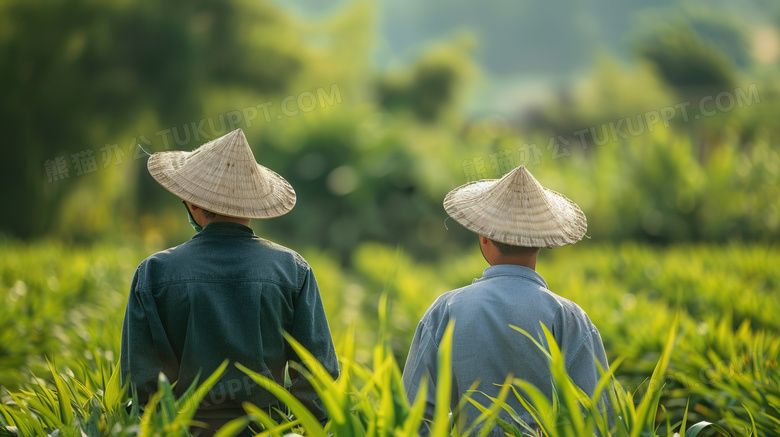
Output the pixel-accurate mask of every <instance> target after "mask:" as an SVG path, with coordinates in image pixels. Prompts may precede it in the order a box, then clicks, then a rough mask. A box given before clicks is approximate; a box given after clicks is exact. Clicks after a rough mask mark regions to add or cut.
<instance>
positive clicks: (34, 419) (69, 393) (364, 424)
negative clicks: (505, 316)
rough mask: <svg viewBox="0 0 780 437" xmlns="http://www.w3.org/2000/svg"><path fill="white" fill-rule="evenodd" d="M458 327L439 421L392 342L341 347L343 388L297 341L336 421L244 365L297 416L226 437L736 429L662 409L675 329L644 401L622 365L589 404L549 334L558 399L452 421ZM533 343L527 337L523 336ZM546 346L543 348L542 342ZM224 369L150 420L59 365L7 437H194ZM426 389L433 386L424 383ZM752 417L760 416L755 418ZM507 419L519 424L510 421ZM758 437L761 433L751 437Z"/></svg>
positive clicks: (251, 418)
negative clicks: (363, 350)
mask: <svg viewBox="0 0 780 437" xmlns="http://www.w3.org/2000/svg"><path fill="white" fill-rule="evenodd" d="M386 317H387V311H386V304H384V303H383V304H382V305H380V319H381V320H382V323H381V326H386ZM451 333H452V327H449V328H448V330H447V332H446V334H445V336H444V339H443V341H442V342H441V345H440V350H439V375H440V376H441V378H440V380H439V381H437V385H436V387H437V390H436V399H435V405H436V407H435V413H434V416H433V417H432V418H426V417H424V414H423V412H424V409H425V398H424V396H425V393H426V390H425V389H424V386H423V389H421V390H420V391H419V394H418V396H417V398H416V399H415V400H414V402H412V403H411V404H410V403H409V402H408V401H407V397H406V393H405V391H404V388H403V383H402V380H401V370H400V368H399V366H398V363H397V361H396V360H395V358H394V356H393V354H392V353H391V348H390V342H389V338H387V335H386V333H385V330H384V329H381V330H380V333H379V336H380V338H379V341H378V342H377V344H376V346H375V347H374V349H373V360H372V365H371V366H370V367H369V366H363V365H360V364H358V363H357V362H356V361H355V360H354V352H355V350H354V331H352V330H350V332H348V334H347V335H346V336H345V339H344V340H343V341H342V343H341V344H340V345H339V349H340V357H341V366H342V372H341V376H340V377H339V378H338V379H337V380H334V379H333V378H332V377H331V376H330V375H329V374H328V372H327V371H325V370H324V369H323V368H322V367H321V365H320V364H319V363H318V362H317V360H316V359H315V358H314V357H313V356H312V355H311V354H309V353H308V351H306V350H305V349H304V348H303V347H302V346H301V345H300V344H298V343H297V342H296V341H295V340H294V339H293V338H291V337H289V336H288V337H287V340H288V342H289V343H290V345H291V346H292V347H293V348H294V349H295V351H296V352H297V353H298V354H299V356H300V357H302V362H301V364H297V365H296V364H294V366H295V367H296V369H297V370H299V371H300V372H301V373H302V374H303V375H304V376H305V377H306V378H308V379H309V380H310V381H312V383H313V386H314V388H315V389H316V390H317V393H318V394H319V396H320V399H321V400H322V402H323V405H324V406H325V409H326V410H327V412H328V415H329V421H328V422H327V423H326V424H325V425H322V424H320V422H319V421H317V420H316V419H315V418H314V416H313V415H312V414H311V413H310V412H309V411H308V410H307V409H306V408H305V407H304V406H303V404H301V403H300V402H299V401H298V400H297V399H295V398H294V397H293V396H292V395H291V394H290V393H289V392H287V391H286V390H285V389H284V388H283V387H282V386H280V385H278V384H276V383H275V382H274V381H272V380H269V379H268V378H265V377H264V376H262V375H260V374H258V373H256V372H253V371H252V370H250V369H248V368H246V367H244V366H242V365H241V364H238V363H236V364H235V365H236V366H238V367H239V368H240V369H241V370H243V371H244V372H245V373H246V374H247V375H249V376H250V377H251V378H252V379H253V380H254V381H255V382H257V383H258V384H259V385H261V386H262V387H264V388H265V389H266V390H268V391H270V392H271V393H273V394H274V395H275V396H276V397H277V398H278V399H279V400H280V401H282V402H283V403H285V404H286V405H287V406H288V408H289V411H290V413H291V414H290V416H288V417H286V418H285V419H284V420H282V421H281V422H279V421H276V420H274V419H273V418H272V417H271V416H270V415H269V414H268V413H266V412H265V411H263V409H261V408H258V407H257V406H254V405H251V404H248V403H247V404H245V405H244V409H245V411H246V413H247V414H246V415H245V416H243V417H239V418H237V419H235V420H233V421H232V422H229V423H228V424H227V425H225V426H224V427H223V428H222V429H221V430H220V431H219V432H218V433H217V436H218V437H233V436H236V435H238V434H239V433H241V432H242V431H243V430H244V429H245V428H246V427H247V426H248V425H249V424H252V423H253V424H255V425H256V426H257V427H259V428H260V429H263V430H264V431H263V432H261V433H260V434H259V435H261V436H281V435H284V434H286V433H290V432H295V433H300V434H304V435H310V436H317V437H326V436H329V435H335V436H338V437H353V436H355V437H357V436H361V437H362V436H398V437H403V436H414V435H417V434H418V432H419V430H420V429H423V428H427V429H428V430H429V431H430V434H431V435H432V436H434V437H444V436H449V435H454V436H478V437H482V436H486V435H488V434H489V432H490V430H491V429H492V427H493V426H494V425H497V426H498V427H500V428H501V429H502V430H503V431H504V433H506V434H507V435H510V436H528V435H531V436H537V437H541V436H546V437H559V436H560V437H564V436H585V435H600V436H620V437H638V436H648V435H650V436H655V435H665V436H673V435H683V434H684V435H685V436H686V437H693V436H697V435H699V434H700V433H701V432H702V431H703V430H705V429H706V428H712V429H714V430H715V431H717V432H718V433H720V434H721V435H723V436H730V435H731V434H730V433H729V431H728V430H726V429H724V428H722V427H721V426H719V425H717V424H713V423H709V422H706V421H701V422H699V423H696V424H694V425H692V426H688V423H687V410H686V414H685V415H684V416H683V419H682V420H681V421H679V422H676V423H670V419H669V416H668V415H666V414H665V410H664V407H663V406H662V405H661V404H660V399H661V391H662V389H663V386H664V374H665V373H666V371H667V368H668V365H669V362H670V360H671V357H672V350H673V348H674V345H675V339H676V324H675V325H674V328H673V329H671V330H670V332H669V334H668V338H667V341H666V345H665V348H664V350H663V353H662V355H661V358H660V360H659V361H658V363H657V364H656V366H655V369H654V371H653V373H652V375H651V376H650V377H649V378H648V379H647V383H646V384H645V386H644V393H643V394H642V395H641V396H638V394H637V393H632V392H631V391H629V390H626V389H625V388H624V387H622V386H620V384H619V383H618V382H617V380H616V379H615V378H614V375H613V373H612V372H613V371H614V369H615V368H617V367H618V366H619V365H620V363H619V361H618V362H614V363H613V365H612V368H613V369H612V371H611V372H607V373H605V374H604V375H603V377H602V378H601V381H600V382H599V384H598V387H597V389H596V393H594V394H593V396H588V395H586V394H585V393H583V392H582V390H580V389H579V388H578V387H577V386H576V385H575V384H574V383H573V382H572V381H571V379H570V378H569V377H568V376H567V375H566V372H565V365H564V361H563V355H562V352H561V350H560V349H559V348H558V346H557V344H556V343H555V340H554V338H553V337H552V335H551V334H550V333H549V332H547V331H545V335H546V339H545V340H546V343H547V344H548V345H549V347H547V348H544V347H543V346H541V345H542V344H543V343H544V341H542V339H538V343H537V344H538V346H539V347H540V348H542V350H543V352H544V353H545V354H546V356H547V357H548V358H549V365H550V370H551V374H552V380H551V384H553V388H554V389H553V393H554V395H553V399H547V398H546V397H545V396H544V395H543V394H542V393H541V392H540V391H539V390H538V389H537V388H536V387H534V386H532V385H530V384H528V383H526V382H525V381H522V380H520V379H513V378H511V377H510V378H508V379H507V380H506V381H505V382H504V384H503V385H502V386H501V391H500V394H499V395H498V396H497V397H496V398H493V399H491V404H488V405H479V404H478V403H477V402H476V401H475V400H474V399H470V398H468V397H466V398H464V399H462V400H461V404H463V403H465V402H471V403H473V404H475V405H478V406H479V408H480V409H481V411H482V414H481V415H480V416H479V417H477V418H476V419H475V420H474V422H472V423H467V424H460V423H457V421H455V422H453V421H452V419H451V417H453V416H451V415H450V414H449V413H450V411H449V399H450V390H451V382H450V377H449V376H448V375H449V370H450V360H449V357H450V352H451ZM523 334H525V335H528V334H527V333H518V335H523ZM532 340H534V341H537V339H533V338H532ZM227 365H228V364H227V363H224V364H223V365H222V366H221V367H220V368H219V369H218V370H217V371H216V372H214V374H212V375H211V376H210V377H209V378H207V379H206V380H205V381H204V383H203V384H202V385H200V386H197V387H196V386H195V384H193V386H191V387H190V388H189V390H187V392H186V394H185V395H184V396H182V397H181V398H180V399H178V400H174V399H173V394H172V391H171V384H170V383H169V382H168V381H167V379H165V378H164V376H161V378H160V382H159V390H158V392H157V393H156V394H155V395H153V396H152V398H151V399H150V402H149V404H148V405H147V407H146V408H145V409H144V411H143V412H141V411H140V410H139V409H138V408H137V407H136V405H137V402H133V403H132V405H133V406H134V407H133V408H131V409H130V410H128V409H126V408H125V406H126V405H127V403H128V401H129V400H130V399H131V397H130V396H128V394H127V387H120V385H119V376H118V375H119V369H118V368H115V369H114V371H113V373H112V374H111V375H110V376H106V375H101V376H100V377H97V378H92V379H90V380H87V381H79V380H78V379H77V378H75V377H73V376H69V375H68V373H60V372H58V371H57V369H56V368H55V366H54V365H53V364H50V368H51V372H52V378H51V379H50V380H47V381H41V380H37V379H36V381H37V382H38V384H28V385H27V386H26V387H25V388H23V389H21V390H19V391H17V392H12V393H9V395H10V397H11V399H12V401H11V402H8V403H6V404H5V405H0V436H3V437H4V436H13V435H20V436H28V435H29V436H45V435H50V436H88V437H96V436H171V437H173V436H176V437H181V436H188V435H189V432H188V430H189V428H190V426H197V423H196V422H194V421H193V420H192V418H193V416H194V413H195V408H196V406H197V405H198V404H199V403H200V401H201V400H202V399H203V398H204V397H205V395H206V394H207V392H208V390H209V389H210V388H211V387H212V386H213V385H214V384H215V383H216V382H217V380H218V379H219V378H220V377H221V375H222V374H223V373H224V370H225V368H226V366H227ZM423 384H425V382H423ZM602 393H606V395H607V396H608V397H609V399H610V401H611V405H610V407H609V408H610V411H605V410H603V409H600V407H599V400H600V399H601V395H602ZM509 396H516V397H518V398H519V399H520V401H521V403H522V404H523V405H524V406H525V408H526V409H527V410H528V411H529V412H530V413H531V415H532V416H533V418H534V420H535V422H536V424H529V423H525V422H523V421H522V419H520V417H519V415H518V414H517V412H516V411H513V410H512V409H511V408H510V407H509V406H508V405H507V403H506V400H507V398H508V397H509ZM748 414H749V415H751V417H752V414H751V412H748ZM499 415H502V416H503V417H506V416H508V417H509V418H510V419H511V420H504V419H502V418H501V417H500V416H499ZM754 434H757V433H756V428H755V425H753V427H752V431H750V432H749V434H748V435H754Z"/></svg>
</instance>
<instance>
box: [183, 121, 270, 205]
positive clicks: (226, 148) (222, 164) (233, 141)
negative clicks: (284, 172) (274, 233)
mask: <svg viewBox="0 0 780 437" xmlns="http://www.w3.org/2000/svg"><path fill="white" fill-rule="evenodd" d="M256 167H257V162H256V161H255V156H254V154H253V153H252V148H251V147H249V141H247V139H246V136H245V135H244V131H242V130H241V129H236V130H234V131H232V132H229V133H228V134H226V135H223V136H221V137H219V138H216V139H214V140H211V141H209V142H207V143H205V144H203V145H202V146H200V147H198V148H197V149H195V150H193V151H192V152H190V155H189V156H188V157H187V159H186V161H185V162H184V163H183V164H182V166H181V168H180V169H179V173H180V174H181V175H182V176H184V177H186V178H197V177H198V176H199V175H204V174H208V175H211V176H212V178H213V185H215V186H218V185H220V183H221V182H229V181H232V180H235V179H237V178H238V177H240V175H247V174H253V173H256ZM253 182H254V185H255V187H256V189H257V190H258V192H259V193H262V194H267V193H268V191H269V189H270V187H269V186H268V181H267V180H265V179H262V178H256V179H254V180H253Z"/></svg>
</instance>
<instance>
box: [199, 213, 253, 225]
mask: <svg viewBox="0 0 780 437" xmlns="http://www.w3.org/2000/svg"><path fill="white" fill-rule="evenodd" d="M205 222H206V223H205V224H204V225H203V227H204V228H205V227H206V225H208V224H209V223H218V222H227V223H238V224H239V225H244V226H249V219H248V218H238V217H227V216H224V215H218V216H216V217H214V218H211V219H206V220H205Z"/></svg>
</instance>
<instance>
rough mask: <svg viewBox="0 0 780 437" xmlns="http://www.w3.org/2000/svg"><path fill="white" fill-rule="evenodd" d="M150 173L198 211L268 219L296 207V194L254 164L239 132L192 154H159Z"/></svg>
mask: <svg viewBox="0 0 780 437" xmlns="http://www.w3.org/2000/svg"><path fill="white" fill-rule="evenodd" d="M147 167H148V168H149V173H151V175H152V177H154V178H155V180H157V182H159V183H160V185H162V186H163V187H164V188H165V189H167V190H168V191H170V192H171V193H173V194H175V195H176V196H178V197H180V198H182V199H184V200H186V201H188V202H191V203H193V204H195V205H198V206H200V207H201V208H204V209H207V210H209V211H212V212H215V213H217V214H222V215H226V216H231V217H243V218H271V217H278V216H280V215H283V214H286V213H287V212H289V211H290V210H291V209H292V208H293V206H294V205H295V201H296V195H295V190H293V188H292V186H290V184H289V182H287V181H286V180H285V179H284V178H283V177H281V176H280V175H278V174H277V173H275V172H274V171H272V170H270V169H268V168H266V167H263V166H262V165H260V164H258V163H257V162H256V161H255V157H254V154H253V153H252V149H251V148H250V147H249V142H248V141H247V139H246V136H245V135H244V132H243V131H242V130H241V129H236V130H234V131H232V132H229V133H227V134H226V135H223V136H221V137H219V138H216V139H214V140H212V141H209V142H207V143H205V144H203V145H202V146H200V147H198V148H197V149H195V150H193V151H192V152H158V153H155V154H154V155H152V156H151V157H150V158H149V161H148V162H147Z"/></svg>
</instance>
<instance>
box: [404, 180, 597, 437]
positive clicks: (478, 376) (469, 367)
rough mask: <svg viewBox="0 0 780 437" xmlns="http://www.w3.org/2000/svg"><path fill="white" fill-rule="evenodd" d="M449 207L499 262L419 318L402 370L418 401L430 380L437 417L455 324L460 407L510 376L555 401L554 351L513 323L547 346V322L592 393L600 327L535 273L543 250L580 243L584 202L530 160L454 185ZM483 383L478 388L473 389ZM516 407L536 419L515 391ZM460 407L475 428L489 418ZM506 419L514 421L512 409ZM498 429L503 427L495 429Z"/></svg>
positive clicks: (576, 377) (494, 390)
mask: <svg viewBox="0 0 780 437" xmlns="http://www.w3.org/2000/svg"><path fill="white" fill-rule="evenodd" d="M444 207H445V209H446V210H447V213H448V214H449V215H450V216H451V217H452V218H453V219H455V220H456V221H457V222H458V223H460V224H461V225H463V226H464V227H466V228H467V229H469V230H471V231H473V232H475V233H477V234H478V235H479V246H480V250H481V252H482V254H483V256H484V257H485V260H486V261H487V262H488V264H490V267H488V268H487V269H485V271H484V273H483V275H482V277H481V278H479V279H475V280H474V283H473V284H471V285H468V286H466V287H463V288H460V289H457V290H453V291H450V292H448V293H445V294H444V295H442V296H440V297H439V298H438V299H437V300H436V302H434V303H433V305H431V307H430V308H429V309H428V311H427V312H426V313H425V315H424V316H423V317H422V319H421V320H420V323H419V324H418V326H417V330H416V332H415V335H414V339H413V340H412V345H411V347H410V350H409V357H408V359H407V362H406V365H405V366H404V373H403V380H404V385H405V387H406V390H407V396H408V397H409V400H410V401H413V400H414V399H415V397H416V396H417V395H418V393H417V392H418V391H419V388H420V383H421V381H422V379H423V378H424V377H427V378H428V381H429V382H428V386H427V387H428V391H427V393H426V396H427V405H426V406H427V408H426V417H428V418H431V417H432V415H433V410H434V403H433V402H434V399H435V390H436V386H437V384H439V383H440V382H439V381H437V373H438V372H437V369H438V356H437V354H438V349H439V346H440V344H441V341H442V338H443V334H444V332H445V329H446V328H447V325H448V324H449V323H454V328H453V335H452V357H451V359H452V364H451V366H452V369H451V371H452V381H451V385H452V387H453V393H452V397H451V403H450V407H451V409H453V410H456V406H457V405H458V404H459V401H460V399H461V397H462V396H464V395H469V396H470V397H471V398H472V399H473V400H475V401H477V402H479V403H481V404H483V405H484V406H487V405H490V404H491V403H492V402H491V401H490V399H489V398H488V397H486V395H487V396H491V397H495V396H496V395H498V392H499V390H500V389H499V387H498V385H501V384H503V383H504V382H505V381H506V380H507V377H508V375H510V374H511V375H512V376H513V377H514V378H517V379H522V380H526V381H528V382H530V383H532V384H534V385H535V386H536V387H537V388H538V389H539V390H540V391H541V392H542V393H544V394H545V395H547V397H548V398H551V397H552V394H553V393H552V379H551V373H550V370H549V363H548V360H547V357H546V355H545V352H544V351H542V350H540V349H539V348H538V347H537V346H536V344H534V342H533V341H532V340H530V339H529V338H527V337H526V336H525V335H523V334H522V333H521V332H518V331H517V330H515V329H514V328H513V326H514V327H517V328H519V329H521V330H523V331H525V332H526V333H528V334H530V335H531V336H532V338H534V339H537V340H539V341H540V343H542V344H543V345H545V346H546V344H545V341H544V340H543V338H544V335H543V330H542V325H544V326H545V327H546V328H547V329H548V330H549V331H550V332H551V333H552V334H553V336H554V338H555V340H556V342H557V343H558V345H559V346H560V347H561V349H562V352H563V354H564V359H565V366H566V370H567V372H568V373H569V376H571V377H572V379H573V381H574V382H575V383H576V384H577V385H578V386H579V387H580V388H581V389H582V390H584V391H585V392H586V393H588V394H592V393H593V392H594V389H595V388H596V385H597V382H598V380H599V377H600V373H599V371H598V367H599V366H601V367H602V368H603V369H608V363H607V358H606V354H605V353H604V346H603V344H602V342H601V337H600V335H599V333H598V330H597V329H596V328H595V326H594V325H593V324H592V323H591V321H590V320H589V319H588V316H587V315H586V314H585V312H584V311H583V310H582V309H580V307H579V306H577V305H576V304H575V303H574V302H571V301H569V300H567V299H565V298H563V297H560V296H558V295H556V294H554V293H553V292H551V291H550V290H549V289H548V288H547V283H546V282H545V281H544V279H543V278H542V277H541V276H540V275H539V274H538V273H536V271H535V269H536V260H537V256H538V254H539V250H540V248H542V247H544V248H553V247H558V246H563V245H566V244H572V243H574V242H576V241H579V240H580V239H581V238H582V237H583V236H584V234H585V230H586V228H587V224H586V220H585V215H584V214H583V213H582V211H581V210H580V209H579V207H578V206H577V205H576V204H575V203H574V202H572V201H570V200H569V199H567V198H566V197H564V196H563V195H561V194H559V193H556V192H554V191H552V190H548V189H546V188H544V187H542V186H541V185H540V184H539V183H538V182H537V181H536V179H534V178H533V176H531V174H530V173H529V172H528V171H527V170H526V169H525V167H523V166H520V167H518V168H517V169H515V170H513V171H512V172H510V173H508V174H507V175H505V176H504V177H503V178H501V179H500V180H481V181H477V182H471V183H468V184H466V185H463V186H461V187H458V188H456V189H454V190H452V191H451V192H450V193H449V194H447V196H446V198H445V200H444ZM475 382H476V383H477V386H476V391H475V392H472V393H468V390H469V389H470V388H471V387H472V384H474V383H475ZM510 382H511V381H510ZM507 403H508V404H509V405H510V406H511V407H512V408H513V410H514V411H515V412H517V413H518V415H519V416H520V417H521V418H522V419H523V420H524V421H525V422H527V423H530V424H532V423H533V421H532V418H531V415H530V413H529V412H528V411H526V410H525V409H524V408H523V406H522V405H521V404H520V402H519V401H518V400H517V399H516V397H515V396H514V394H511V395H510V396H509V397H508V399H507ZM456 412H457V413H458V414H459V415H460V419H461V420H462V422H460V423H462V424H466V425H468V424H470V423H471V422H472V421H474V420H475V419H476V418H477V417H478V416H479V414H480V412H479V410H478V409H477V408H476V407H475V406H473V405H472V404H471V403H468V402H467V403H466V404H465V407H464V408H463V410H462V411H456ZM500 416H501V417H502V418H503V419H504V420H506V421H507V422H509V423H512V422H513V419H512V417H511V416H510V414H509V413H508V412H502V413H501V415H500ZM421 432H422V433H425V432H426V429H422V430H421ZM493 434H494V435H503V432H502V431H501V430H500V428H498V427H497V426H496V427H494V429H493Z"/></svg>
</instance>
